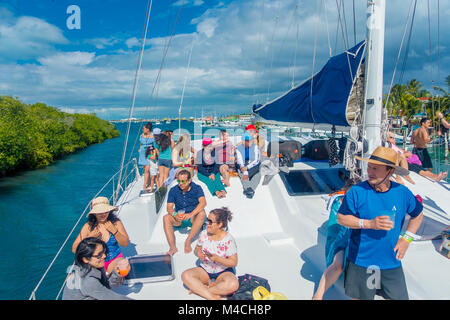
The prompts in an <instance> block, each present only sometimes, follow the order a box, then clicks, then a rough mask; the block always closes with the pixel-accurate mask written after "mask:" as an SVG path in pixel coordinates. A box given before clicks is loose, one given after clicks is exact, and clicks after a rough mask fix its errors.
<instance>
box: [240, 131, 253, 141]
mask: <svg viewBox="0 0 450 320" xmlns="http://www.w3.org/2000/svg"><path fill="white" fill-rule="evenodd" d="M252 139H253V137H252V136H251V135H250V134H249V133H247V132H246V133H244V135H243V136H242V141H250V140H252Z"/></svg>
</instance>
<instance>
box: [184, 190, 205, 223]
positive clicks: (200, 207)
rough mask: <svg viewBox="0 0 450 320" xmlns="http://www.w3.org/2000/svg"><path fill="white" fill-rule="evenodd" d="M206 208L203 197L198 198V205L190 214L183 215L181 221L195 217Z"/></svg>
mask: <svg viewBox="0 0 450 320" xmlns="http://www.w3.org/2000/svg"><path fill="white" fill-rule="evenodd" d="M205 207H206V198H205V196H201V197H199V198H198V205H197V206H196V207H195V209H194V210H192V212H191V213H188V214H185V215H184V216H183V219H185V220H187V219H189V218H191V217H193V216H195V215H196V214H198V213H199V212H200V211H202V210H203V209H205Z"/></svg>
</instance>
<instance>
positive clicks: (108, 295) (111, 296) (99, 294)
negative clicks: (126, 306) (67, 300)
mask: <svg viewBox="0 0 450 320" xmlns="http://www.w3.org/2000/svg"><path fill="white" fill-rule="evenodd" d="M82 293H83V295H85V296H89V297H92V298H94V299H96V300H133V299H131V298H129V297H127V296H125V295H122V294H118V293H116V292H114V291H112V290H111V289H109V288H107V287H105V286H104V285H103V284H102V283H101V282H100V279H98V278H96V277H94V276H89V275H88V276H86V278H85V279H84V280H83V284H82Z"/></svg>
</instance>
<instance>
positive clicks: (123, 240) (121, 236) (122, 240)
mask: <svg viewBox="0 0 450 320" xmlns="http://www.w3.org/2000/svg"><path fill="white" fill-rule="evenodd" d="M105 227H106V230H108V231H109V232H110V233H112V234H113V235H114V237H115V238H116V240H117V242H118V243H119V244H120V245H121V246H122V247H127V246H128V244H129V243H130V237H129V236H128V233H127V232H126V231H125V227H124V226H123V223H122V221H117V222H116V223H114V224H113V223H111V222H110V221H108V222H106V223H105Z"/></svg>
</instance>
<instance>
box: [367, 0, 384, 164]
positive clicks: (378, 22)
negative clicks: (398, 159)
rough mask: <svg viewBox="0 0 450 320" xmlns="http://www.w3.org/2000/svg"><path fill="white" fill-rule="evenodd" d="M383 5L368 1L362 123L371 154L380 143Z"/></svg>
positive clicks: (379, 2)
mask: <svg viewBox="0 0 450 320" xmlns="http://www.w3.org/2000/svg"><path fill="white" fill-rule="evenodd" d="M385 9H386V1H385V0H374V1H368V2H367V22H366V23H367V51H366V52H367V55H366V63H365V65H366V66H365V68H366V69H365V86H364V87H365V93H364V101H365V116H364V123H363V125H364V129H365V138H366V140H367V142H368V149H367V152H366V153H365V154H364V157H368V156H370V154H371V153H372V152H373V150H374V149H375V148H376V147H378V146H380V145H381V119H382V109H383V103H382V102H383V55H384V23H385ZM363 172H365V170H363Z"/></svg>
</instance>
